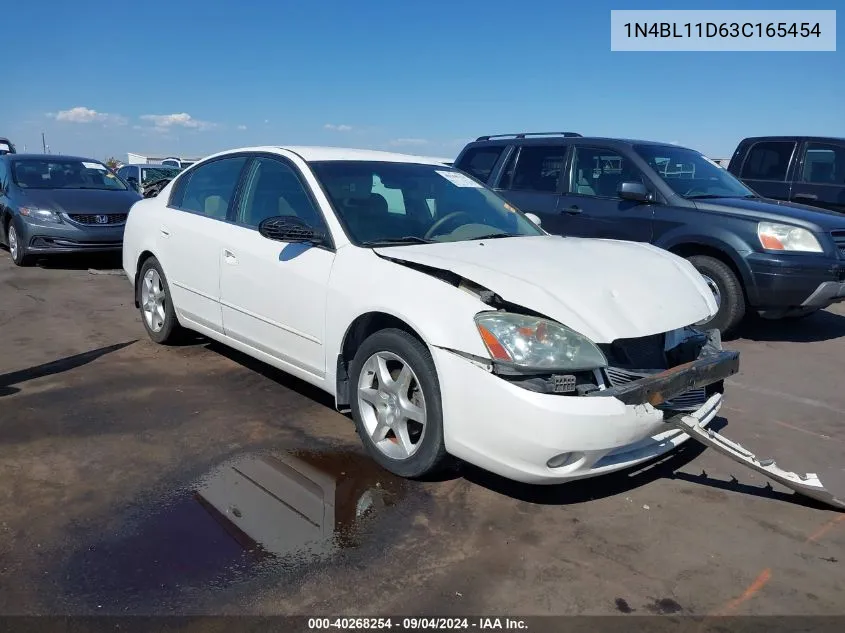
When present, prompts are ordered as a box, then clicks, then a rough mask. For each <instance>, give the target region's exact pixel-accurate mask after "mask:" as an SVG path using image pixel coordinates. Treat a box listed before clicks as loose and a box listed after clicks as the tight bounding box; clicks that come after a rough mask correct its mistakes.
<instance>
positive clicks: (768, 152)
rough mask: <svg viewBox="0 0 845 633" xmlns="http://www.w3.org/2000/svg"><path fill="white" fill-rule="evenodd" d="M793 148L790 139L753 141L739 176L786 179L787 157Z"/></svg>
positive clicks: (758, 178) (759, 178)
mask: <svg viewBox="0 0 845 633" xmlns="http://www.w3.org/2000/svg"><path fill="white" fill-rule="evenodd" d="M794 150H795V143H794V142H790V141H763V142H761V143H755V144H754V145H752V146H751V151H749V152H748V158H746V159H745V164H744V165H743V166H742V172H741V173H740V178H745V179H747V180H781V181H782V180H786V171H787V169H788V168H789V159H790V158H792V152H793V151H794Z"/></svg>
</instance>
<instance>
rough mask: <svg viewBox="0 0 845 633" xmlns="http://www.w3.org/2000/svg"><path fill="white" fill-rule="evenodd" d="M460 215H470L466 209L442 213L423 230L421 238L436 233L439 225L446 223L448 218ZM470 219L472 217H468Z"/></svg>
mask: <svg viewBox="0 0 845 633" xmlns="http://www.w3.org/2000/svg"><path fill="white" fill-rule="evenodd" d="M461 215H465V216H467V217H470V216H469V214H468V213H467V212H466V211H452V213H447V214H446V215H444V216H443V217H442V218H440V219H439V220H437V222H435V223H434V224H432V225H431V226H430V227H429V229H428V230H427V231H426V232H425V235H423V238H425V239H429V238H430V237H431V236H432V235H436V234H437V229H439V228H440V227H441V226H443V225H444V224H446V222H448V221H449V220H453V219H455V218H456V217H458V216H461ZM470 219H472V218H470Z"/></svg>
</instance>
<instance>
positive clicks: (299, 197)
mask: <svg viewBox="0 0 845 633" xmlns="http://www.w3.org/2000/svg"><path fill="white" fill-rule="evenodd" d="M200 169H202V168H200ZM191 180H192V181H193V178H192V179H191ZM188 187H189V188H190V184H189V185H188ZM280 215H283V216H293V217H297V218H299V219H300V220H302V221H303V222H306V223H307V224H308V225H309V226H311V227H315V228H317V227H321V226H322V225H323V222H322V219H321V216H320V214H319V212H318V211H317V209H316V208H315V206H314V203H313V202H312V201H311V197H310V196H309V195H308V193H307V191H306V189H305V187H304V186H303V184H302V182H301V181H300V180H299V177H298V176H297V174H296V172H295V171H294V170H293V168H291V167H290V166H289V165H287V164H286V163H284V162H282V161H280V160H276V159H273V158H266V157H259V158H256V159H255V161H254V162H253V164H252V166H251V167H250V169H249V172H248V175H247V179H246V187H245V188H244V193H243V195H242V196H241V202H240V204H239V205H238V214H237V221H238V223H240V224H244V225H246V226H250V227H257V226H258V225H259V224H260V223H261V221H262V220H266V219H267V218H272V217H275V216H280Z"/></svg>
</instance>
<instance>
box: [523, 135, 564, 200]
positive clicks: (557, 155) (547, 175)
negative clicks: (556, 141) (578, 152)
mask: <svg viewBox="0 0 845 633" xmlns="http://www.w3.org/2000/svg"><path fill="white" fill-rule="evenodd" d="M565 162H566V146H565V145H537V146H534V147H522V148H521V149H520V150H519V157H518V158H517V162H516V168H515V169H514V172H513V180H512V183H511V186H510V188H511V189H512V190H514V191H538V192H551V193H553V192H555V191H557V189H558V186H557V185H558V181H559V180H560V174H561V172H562V171H563V166H564V163H565Z"/></svg>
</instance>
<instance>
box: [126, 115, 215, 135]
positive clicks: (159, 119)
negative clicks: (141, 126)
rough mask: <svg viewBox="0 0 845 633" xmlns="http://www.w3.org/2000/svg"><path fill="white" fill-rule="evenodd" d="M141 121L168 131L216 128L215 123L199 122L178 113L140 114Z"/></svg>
mask: <svg viewBox="0 0 845 633" xmlns="http://www.w3.org/2000/svg"><path fill="white" fill-rule="evenodd" d="M141 120H142V121H149V122H150V123H152V124H153V125H154V126H155V127H157V128H159V129H169V128H172V127H175V126H178V127H184V128H188V129H191V130H200V131H201V130H209V129H211V128H213V127H217V124H216V123H211V122H210V121H200V120H199V119H195V118H194V117H192V116H191V115H190V114H188V113H187V112H180V113H178V114H142V115H141Z"/></svg>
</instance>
